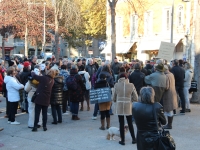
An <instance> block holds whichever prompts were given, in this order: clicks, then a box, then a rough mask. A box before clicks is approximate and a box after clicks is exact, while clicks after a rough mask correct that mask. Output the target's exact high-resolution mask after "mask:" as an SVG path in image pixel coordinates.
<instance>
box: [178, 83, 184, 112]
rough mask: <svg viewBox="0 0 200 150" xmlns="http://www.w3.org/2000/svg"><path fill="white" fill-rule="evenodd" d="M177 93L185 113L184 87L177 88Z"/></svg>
mask: <svg viewBox="0 0 200 150" xmlns="http://www.w3.org/2000/svg"><path fill="white" fill-rule="evenodd" d="M176 92H177V94H178V95H179V97H180V99H181V107H182V110H183V111H184V112H185V96H184V93H183V87H178V86H176Z"/></svg>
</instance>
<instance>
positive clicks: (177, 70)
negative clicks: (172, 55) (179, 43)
mask: <svg viewBox="0 0 200 150" xmlns="http://www.w3.org/2000/svg"><path fill="white" fill-rule="evenodd" d="M171 72H172V73H173V74H174V78H175V87H176V92H177V94H179V97H180V99H181V107H182V110H180V114H183V115H184V114H185V96H184V93H183V87H184V78H185V70H184V69H183V68H182V67H180V66H179V61H178V60H177V59H175V60H174V61H173V67H172V69H171Z"/></svg>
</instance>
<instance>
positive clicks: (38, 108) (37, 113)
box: [34, 104, 48, 128]
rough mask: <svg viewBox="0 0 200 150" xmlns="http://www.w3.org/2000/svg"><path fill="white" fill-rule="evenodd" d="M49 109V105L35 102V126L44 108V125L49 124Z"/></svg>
mask: <svg viewBox="0 0 200 150" xmlns="http://www.w3.org/2000/svg"><path fill="white" fill-rule="evenodd" d="M47 109H48V106H42V105H38V104H35V121H34V127H35V128H37V125H38V122H39V117H40V112H41V110H42V121H43V127H46V126H47Z"/></svg>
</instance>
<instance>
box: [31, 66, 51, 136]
mask: <svg viewBox="0 0 200 150" xmlns="http://www.w3.org/2000/svg"><path fill="white" fill-rule="evenodd" d="M31 75H32V77H33V79H35V80H37V81H38V82H39V84H38V87H37V90H36V95H37V96H36V98H35V101H34V103H35V121H34V128H33V130H32V131H33V132H36V131H37V126H38V122H39V116H40V112H41V110H42V122H43V130H44V131H47V126H46V125H47V109H48V106H49V103H50V97H51V90H52V87H53V84H54V77H55V70H52V69H50V70H49V71H48V73H47V75H45V76H38V75H36V74H35V73H34V72H32V73H31Z"/></svg>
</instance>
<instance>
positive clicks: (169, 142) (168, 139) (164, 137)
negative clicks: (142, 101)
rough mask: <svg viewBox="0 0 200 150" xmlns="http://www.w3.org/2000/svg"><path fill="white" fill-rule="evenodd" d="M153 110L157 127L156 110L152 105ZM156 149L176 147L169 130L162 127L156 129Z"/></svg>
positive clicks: (172, 149)
mask: <svg viewBox="0 0 200 150" xmlns="http://www.w3.org/2000/svg"><path fill="white" fill-rule="evenodd" d="M153 110H154V118H155V120H156V125H157V129H159V128H158V120H157V117H156V116H157V115H156V110H155V108H154V105H153ZM158 134H159V136H158V150H175V149H176V143H175V141H174V139H173V138H172V136H171V135H170V132H169V131H166V130H164V129H163V128H162V130H158Z"/></svg>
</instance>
